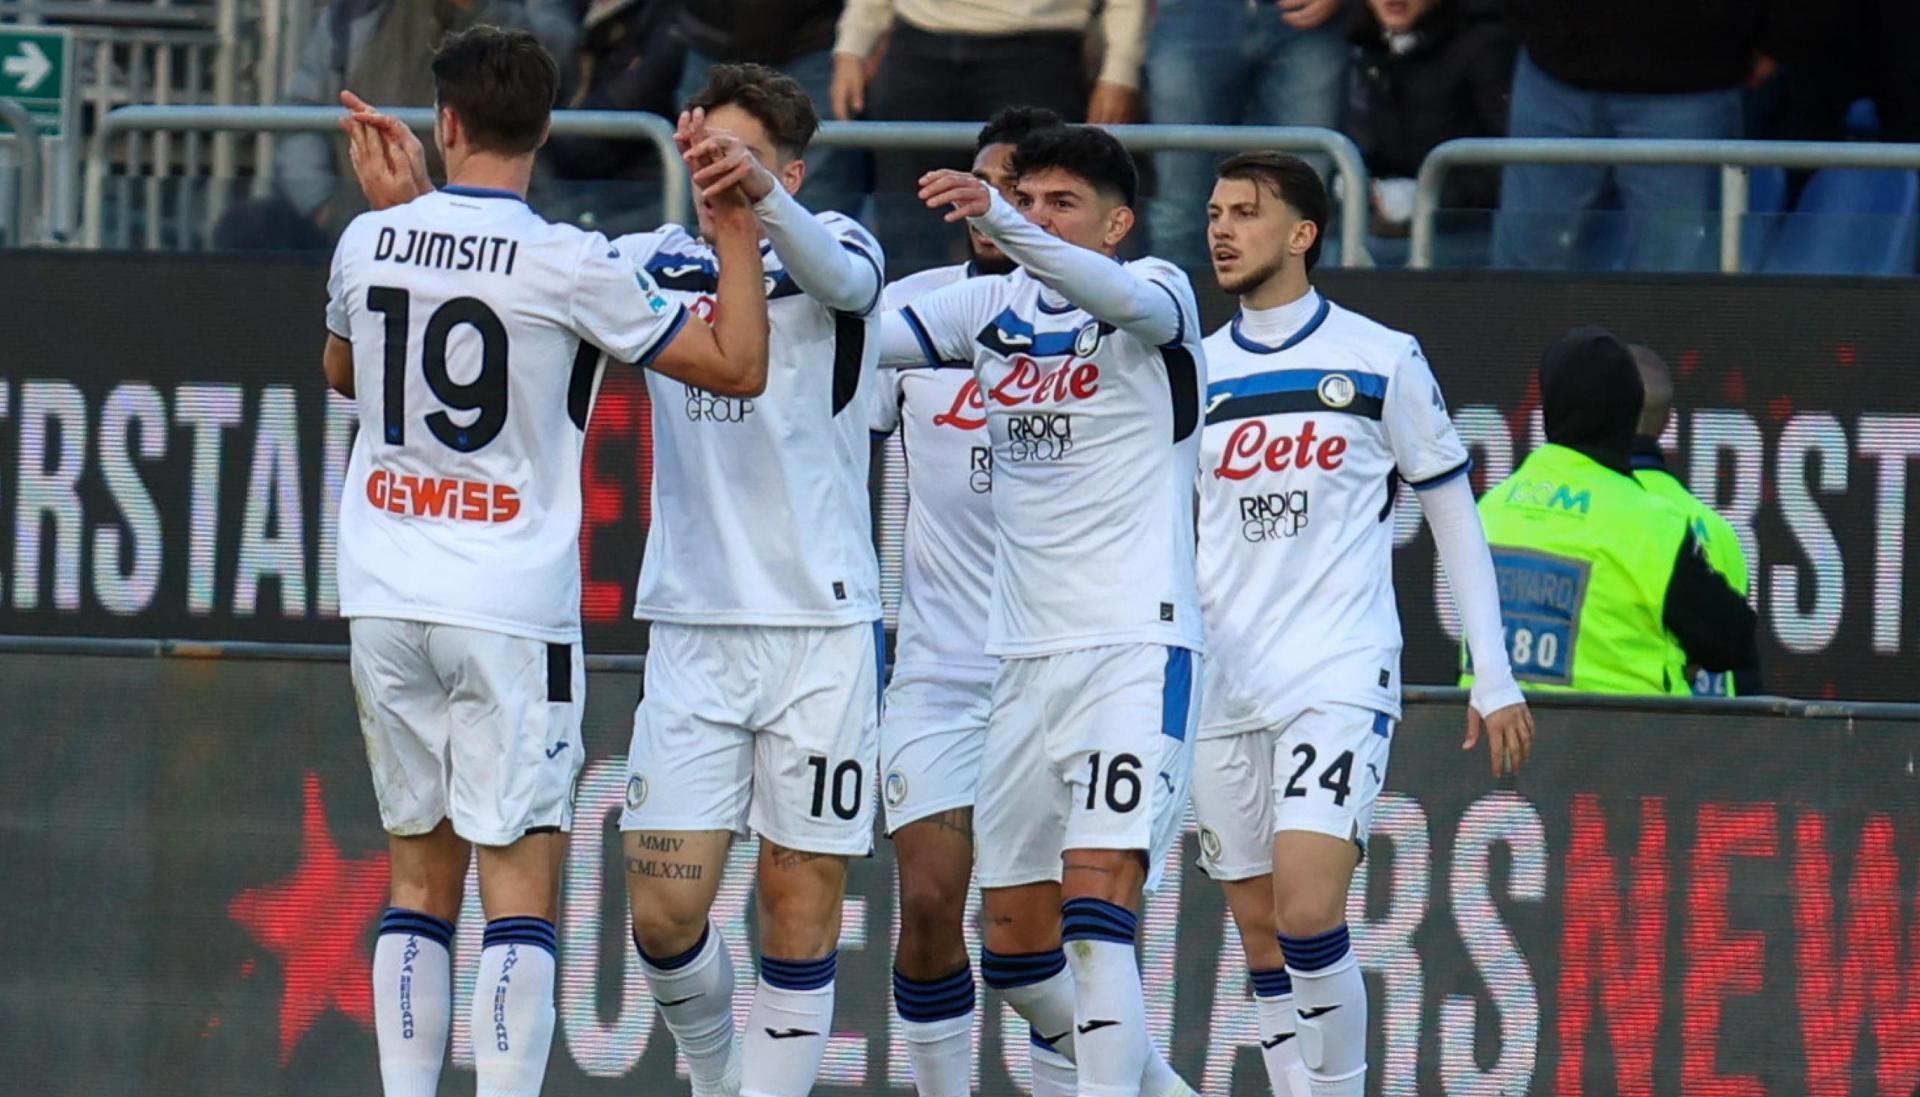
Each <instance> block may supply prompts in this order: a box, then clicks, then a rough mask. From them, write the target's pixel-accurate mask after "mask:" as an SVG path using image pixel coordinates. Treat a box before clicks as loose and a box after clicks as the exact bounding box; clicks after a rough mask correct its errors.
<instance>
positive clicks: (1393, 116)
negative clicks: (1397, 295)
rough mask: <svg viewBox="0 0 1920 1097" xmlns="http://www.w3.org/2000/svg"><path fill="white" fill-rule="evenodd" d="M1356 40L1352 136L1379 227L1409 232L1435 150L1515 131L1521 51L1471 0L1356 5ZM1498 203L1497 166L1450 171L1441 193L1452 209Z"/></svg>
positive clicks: (1383, 232) (1384, 231)
mask: <svg viewBox="0 0 1920 1097" xmlns="http://www.w3.org/2000/svg"><path fill="white" fill-rule="evenodd" d="M1349 37H1350V38H1351V40H1352V42H1353V47H1354V67H1355V74H1356V79H1355V82H1354V83H1355V96H1354V109H1355V113H1354V118H1353V121H1352V122H1351V124H1350V125H1349V126H1348V132H1349V133H1351V134H1352V136H1353V138H1354V140H1355V141H1357V142H1358V143H1359V145H1360V148H1361V151H1362V152H1364V153H1365V154H1366V158H1367V170H1368V172H1369V173H1371V174H1372V176H1373V231H1374V233H1375V234H1377V235H1380V236H1389V237H1403V236H1405V235H1407V229H1408V225H1409V223H1410V222H1411V220H1412V218H1413V195H1414V177H1415V176H1416V175H1417V174H1418V173H1419V171H1420V162H1421V161H1422V160H1424V159H1426V156H1427V153H1429V152H1431V151H1433V147H1434V146H1435V145H1438V144H1440V143H1441V142H1443V141H1451V140H1453V139H1454V138H1456V137H1500V136H1503V135H1505V134H1506V132H1507V110H1508V102H1507V98H1508V92H1509V90H1510V89H1511V88H1512V86H1513V60H1514V52H1515V49H1516V47H1515V44H1514V41H1513V37H1512V35H1511V34H1510V33H1509V32H1508V30H1507V28H1506V25H1505V24H1503V23H1501V22H1500V21H1498V20H1496V19H1492V18H1489V17H1487V16H1484V15H1480V14H1477V13H1475V12H1474V11H1472V10H1471V9H1469V8H1468V7H1467V5H1466V3H1465V2H1464V0H1367V2H1366V3H1365V4H1364V5H1361V6H1357V7H1355V8H1354V9H1353V15H1352V19H1351V31H1350V34H1349ZM1499 200H1500V172H1499V169H1498V168H1494V167H1467V168H1460V169H1457V170H1455V171H1452V172H1449V173H1448V174H1447V180H1446V186H1445V187H1444V188H1443V190H1442V192H1441V195H1440V204H1441V208H1442V209H1443V210H1490V209H1493V208H1494V206H1495V205H1497V204H1498V202H1499ZM1482 246H1483V247H1484V240H1483V241H1482ZM1380 252H1381V249H1379V248H1378V247H1376V248H1375V249H1374V258H1375V259H1376V260H1378V259H1380V258H1381V254H1380Z"/></svg>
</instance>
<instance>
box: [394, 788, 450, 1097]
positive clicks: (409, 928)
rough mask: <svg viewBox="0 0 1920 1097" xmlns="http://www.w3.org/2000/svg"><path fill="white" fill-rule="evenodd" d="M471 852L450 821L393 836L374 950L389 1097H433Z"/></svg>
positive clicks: (444, 1050)
mask: <svg viewBox="0 0 1920 1097" xmlns="http://www.w3.org/2000/svg"><path fill="white" fill-rule="evenodd" d="M471 858H472V850H471V848H470V847H469V846H468V845H467V843H466V841H465V840H463V839H462V838H460V836H459V835H456V834H455V833H454V832H453V823H452V822H451V821H450V820H446V819H442V820H440V825H439V826H436V827H434V828H433V829H432V830H431V831H428V832H427V833H425V834H421V835H414V836H402V835H397V834H395V835H389V836H388V838H387V865H388V873H389V875H390V877H391V891H392V899H391V903H390V904H389V906H388V907H387V910H386V913H385V914H383V915H381V917H380V936H379V939H378V941H377V942H376V943H375V945H374V948H373V1017H374V1031H375V1034H376V1035H377V1037H378V1041H379V1045H380V1082H381V1086H382V1089H383V1090H384V1091H385V1093H386V1097H433V1095H434V1093H435V1092H437V1091H438V1090H439V1088H440V1067H441V1064H442V1063H443V1062H444V1061H445V1060H446V1057H447V1033H448V1032H449V1031H451V1028H452V1024H453V960H452V947H453V923H454V920H455V919H456V918H458V917H459V914H460V900H461V898H462V896H463V893H464V892H465V890H466V884H467V864H468V862H469V861H470V860H471Z"/></svg>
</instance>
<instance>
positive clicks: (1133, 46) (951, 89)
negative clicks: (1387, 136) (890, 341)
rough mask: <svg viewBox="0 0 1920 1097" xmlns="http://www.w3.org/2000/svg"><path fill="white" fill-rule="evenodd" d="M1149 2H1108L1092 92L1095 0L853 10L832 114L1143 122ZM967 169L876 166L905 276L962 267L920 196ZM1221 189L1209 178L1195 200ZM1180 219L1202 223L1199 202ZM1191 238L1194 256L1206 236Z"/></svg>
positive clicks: (937, 160)
mask: <svg viewBox="0 0 1920 1097" xmlns="http://www.w3.org/2000/svg"><path fill="white" fill-rule="evenodd" d="M1163 2H1164V0H1163ZM1316 2H1331V3H1333V4H1336V5H1337V4H1338V3H1339V0H1316ZM1147 3H1148V0H1104V4H1103V6H1102V7H1101V11H1100V18H1099V20H1098V23H1097V29H1098V31H1099V33H1100V36H1101V38H1102V39H1103V41H1104V54H1103V56H1102V58H1101V60H1100V65H1099V70H1098V74H1097V76H1096V77H1095V79H1094V80H1093V82H1092V88H1091V91H1089V88H1088V80H1087V65H1086V57H1087V53H1088V47H1089V31H1090V30H1092V29H1094V27H1095V26H1096V24H1095V20H1094V6H1095V5H1094V0H970V2H968V3H964V4H963V3H955V2H953V0H848V3H847V6H846V12H845V14H843V15H842V16H841V17H840V29H839V36H838V37H837V38H836V39H835V41H834V46H833V53H834V58H833V66H834V70H833V100H832V101H833V113H834V116H835V117H836V118H841V119H850V118H856V117H866V118H871V119H876V120H884V121H947V122H970V123H974V124H978V123H979V121H980V120H981V119H983V118H987V117H990V116H992V115H993V114H995V113H996V112H998V111H1000V110H1001V109H1002V108H1005V107H1012V106H1028V107H1045V108H1047V109H1049V110H1052V111H1054V112H1056V113H1058V114H1059V115H1060V116H1061V117H1063V118H1066V119H1068V120H1069V121H1079V120H1081V119H1085V120H1087V121H1089V122H1093V123H1095V124H1097V125H1113V124H1119V123H1126V122H1134V121H1138V120H1139V115H1140V90H1139V88H1140V61H1141V57H1142V56H1143V55H1144V54H1145V52H1146V28H1147ZM889 32H890V33H889ZM882 39H885V40H886V51H885V53H884V54H883V55H881V57H880V60H879V63H878V66H877V67H875V68H873V70H872V72H871V86H869V59H870V58H872V57H873V55H874V52H875V51H876V50H877V49H878V48H879V47H880V44H881V40H882ZM967 165H968V161H967V159H966V157H965V154H964V153H955V154H943V153H932V154H927V153H918V152H898V153H883V154H879V155H876V156H875V157H874V191H875V203H874V216H875V220H876V222H877V223H878V225H879V228H880V234H881V239H882V243H883V244H884V245H885V247H886V250H887V258H888V259H889V260H890V261H891V262H892V264H893V267H894V269H895V271H896V272H899V273H907V272H911V271H917V270H920V269H922V268H924V267H928V266H933V265H935V264H936V263H940V262H945V261H950V260H951V259H957V258H963V257H964V256H948V255H947V254H946V250H943V249H951V248H952V247H954V246H956V241H955V240H954V239H952V238H949V237H948V236H946V235H944V234H941V235H937V236H936V235H933V234H929V233H926V232H925V231H923V229H922V223H923V219H924V216H925V210H924V209H923V208H922V207H921V204H920V202H919V200H918V199H917V198H916V197H915V193H916V192H917V191H918V190H919V186H920V177H921V176H922V175H924V174H926V173H927V172H929V171H932V170H935V169H937V168H960V169H964V168H966V167H967ZM1212 185H1213V184H1212V169H1211V168H1207V169H1206V180H1205V182H1203V183H1202V184H1201V185H1200V186H1199V187H1198V188H1197V189H1196V190H1195V191H1194V192H1193V193H1194V194H1196V195H1203V194H1205V193H1206V190H1207V188H1208V187H1211V186H1212ZM1190 197H1191V196H1190ZM1183 212H1184V214H1185V218H1186V221H1187V222H1188V224H1189V225H1191V224H1194V223H1197V222H1194V221H1193V218H1194V215H1195V212H1196V210H1195V207H1194V206H1193V205H1192V204H1189V205H1188V207H1187V208H1186V209H1185V210H1184V211H1183ZM1191 235H1192V236H1193V237H1194V242H1195V246H1196V249H1197V248H1198V245H1199V242H1200V233H1199V230H1198V229H1194V230H1193V231H1192V232H1191ZM1196 254H1198V252H1197V251H1196ZM1199 262H1201V263H1202V264H1203V265H1204V263H1205V259H1204V258H1201V259H1200V260H1199Z"/></svg>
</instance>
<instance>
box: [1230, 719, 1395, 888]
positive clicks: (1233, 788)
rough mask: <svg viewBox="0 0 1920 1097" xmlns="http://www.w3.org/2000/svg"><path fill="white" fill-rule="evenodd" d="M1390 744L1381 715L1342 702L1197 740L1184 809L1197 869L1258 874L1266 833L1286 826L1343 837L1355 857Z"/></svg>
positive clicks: (1266, 864) (1268, 844)
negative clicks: (1195, 840) (1188, 804)
mask: <svg viewBox="0 0 1920 1097" xmlns="http://www.w3.org/2000/svg"><path fill="white" fill-rule="evenodd" d="M1392 745H1393V719H1392V718H1391V717H1389V716H1387V715H1386V714H1385V713H1380V712H1375V711H1373V710H1372V709H1367V708H1362V707H1360V706H1358V705H1345V704H1325V705H1319V706H1316V707H1314V708H1310V709H1307V710H1305V711H1304V712H1301V713H1298V714H1297V715H1295V716H1294V717H1293V718H1291V719H1289V720H1287V721H1286V722H1285V723H1283V724H1281V725H1280V726H1279V727H1277V728H1261V729H1257V730H1254V731H1244V732H1241V733H1239V734H1237V735H1225V736H1221V737H1218V738H1212V739H1202V740H1200V742H1199V743H1197V744H1195V747H1194V761H1193V768H1194V776H1193V813H1194V816H1195V818H1196V819H1197V820H1198V821H1199V823H1200V867H1201V869H1202V870H1203V871H1205V872H1206V874H1207V875H1208V876H1210V877H1212V878H1214V879H1215V880H1251V879H1253V878H1254V877H1256V876H1264V875H1266V874H1267V873H1270V872H1272V871H1273V836H1274V835H1276V834H1279V833H1280V832H1282V831H1289V830H1304V831H1312V832H1314V833H1317V834H1329V835H1332V836H1333V837H1335V838H1344V839H1347V840H1349V841H1351V842H1353V843H1354V844H1356V845H1358V846H1359V847H1360V852H1361V853H1362V855H1364V854H1365V853H1366V849H1367V832H1368V830H1369V829H1370V828H1371V827H1372V825H1373V805H1374V802H1375V801H1377V800H1378V799H1379V798H1380V787H1381V785H1382V784H1383V783H1384V782H1385V781H1386V778H1387V755H1388V753H1389V751H1390V748H1391V747H1392Z"/></svg>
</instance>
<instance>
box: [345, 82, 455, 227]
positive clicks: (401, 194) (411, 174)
mask: <svg viewBox="0 0 1920 1097" xmlns="http://www.w3.org/2000/svg"><path fill="white" fill-rule="evenodd" d="M340 104H341V105H342V106H344V107H346V108H347V110H348V112H349V113H348V114H347V115H346V116H345V117H343V118H341V119H340V128H341V130H343V131H345V133H346V135H347V159H348V160H349V161H351V162H352V164H353V175H354V178H355V179H357V180H358V181H359V183H360V190H361V192H362V193H364V194H365V195H366V196H367V203H368V205H369V206H371V207H372V208H373V209H377V210H379V209H387V208H388V207H391V206H398V205H404V204H405V203H407V202H411V201H413V200H414V199H415V198H418V197H420V196H421V195H423V194H427V193H429V192H431V191H432V190H433V181H432V180H431V179H429V178H428V177H427V152H426V148H425V147H424V146H422V145H421V144H420V138H418V137H416V136H415V135H414V132H413V130H411V129H409V128H408V127H407V125H406V124H405V123H403V122H401V121H400V120H399V119H398V118H395V117H394V116H392V115H391V114H382V113H381V112H379V111H377V110H375V109H374V108H373V107H372V106H371V105H370V104H368V103H367V101H366V100H364V99H362V98H360V97H359V96H358V95H355V94H354V93H352V92H350V91H343V92H341V93H340Z"/></svg>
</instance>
